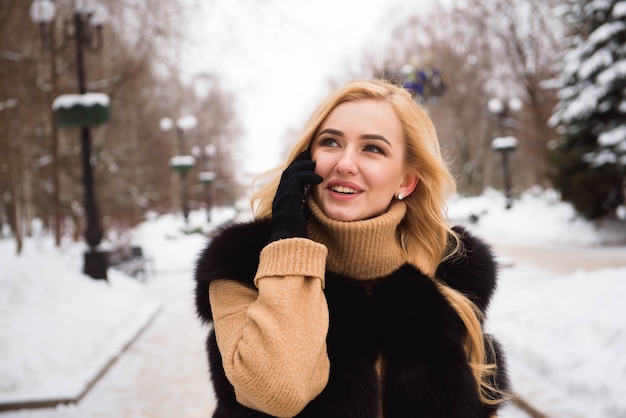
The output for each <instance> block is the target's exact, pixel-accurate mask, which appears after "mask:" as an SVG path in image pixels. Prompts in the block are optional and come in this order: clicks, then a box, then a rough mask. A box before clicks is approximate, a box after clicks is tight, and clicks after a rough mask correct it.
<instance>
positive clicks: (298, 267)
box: [254, 238, 328, 288]
mask: <svg viewBox="0 0 626 418" xmlns="http://www.w3.org/2000/svg"><path fill="white" fill-rule="evenodd" d="M327 254H328V250H327V248H326V246H325V245H322V244H319V243H317V242H315V241H311V240H310V239H307V238H287V239H281V240H278V241H274V242H272V243H270V244H268V245H267V246H266V247H265V248H263V250H262V251H261V255H260V259H259V267H258V269H257V272H256V276H255V277H254V285H255V286H257V287H258V285H257V280H259V279H261V278H263V277H277V276H304V277H316V278H319V279H320V280H321V282H322V288H324V285H325V283H324V276H325V272H326V256H327Z"/></svg>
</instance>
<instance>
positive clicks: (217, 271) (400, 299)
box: [196, 221, 508, 418]
mask: <svg viewBox="0 0 626 418" xmlns="http://www.w3.org/2000/svg"><path fill="white" fill-rule="evenodd" d="M457 232H458V233H459V234H460V236H461V238H462V241H463V244H464V246H465V248H466V254H465V256H464V257H463V258H455V259H451V260H449V261H446V262H444V263H442V265H441V266H440V267H439V269H438V271H437V277H439V278H440V280H441V281H442V282H443V283H437V282H434V281H433V280H431V279H430V278H428V277H427V276H426V275H424V274H423V273H422V272H421V271H420V270H418V269H416V268H415V267H413V266H411V265H408V264H407V265H404V266H402V267H401V268H400V269H398V270H397V271H395V272H394V273H392V274H391V275H389V276H386V277H381V278H378V279H376V280H370V281H359V280H355V279H352V278H350V277H344V276H340V275H337V274H334V273H332V272H327V274H326V288H325V294H326V298H327V301H328V307H329V314H330V328H329V332H328V337H327V344H328V355H329V358H330V364H331V370H330V378H329V382H328V384H327V386H326V388H325V389H324V391H323V392H322V393H321V394H320V395H319V396H318V397H317V398H316V399H314V400H313V401H312V402H310V403H309V405H307V407H306V408H305V409H304V410H303V411H302V412H301V413H300V414H299V415H298V417H325V418H327V417H328V418H332V417H337V418H339V417H342V418H376V417H377V416H378V413H379V411H380V410H381V408H382V411H383V416H384V417H385V418H399V417H416V416H417V417H432V418H435V417H436V418H441V417H463V418H474V417H476V418H478V417H481V418H483V417H489V416H491V415H492V414H493V413H494V412H495V410H496V408H495V407H492V406H487V405H483V404H482V403H481V402H480V400H479V397H478V393H477V389H476V383H475V381H474V378H473V376H472V373H471V370H470V367H469V365H468V363H467V356H466V354H465V351H464V349H463V338H464V336H465V330H464V326H463V323H462V321H461V319H460V318H459V316H458V314H457V313H456V311H455V310H454V309H453V308H452V307H451V306H450V304H449V303H448V302H447V300H446V299H445V298H444V297H443V296H442V294H441V292H440V291H439V290H438V289H437V286H442V285H444V283H445V285H449V286H451V287H453V288H455V289H457V290H459V291H461V292H463V293H464V294H466V295H468V296H469V297H470V298H471V299H472V301H473V302H474V303H476V305H477V306H478V307H479V308H481V309H482V310H483V311H484V310H486V309H487V307H488V304H489V300H490V298H491V296H492V294H493V291H494V289H495V283H496V267H495V263H494V262H493V256H492V254H491V251H490V249H489V248H488V247H487V246H486V245H485V244H484V243H482V242H481V241H479V240H478V239H476V238H474V237H472V236H471V235H470V234H469V233H467V232H466V231H464V230H462V229H460V228H458V229H457ZM268 236H269V228H268V222H266V221H261V222H253V223H249V224H238V225H233V226H230V227H227V228H226V229H224V230H222V231H221V232H220V233H219V234H218V235H217V236H216V238H215V239H213V240H212V242H211V243H210V244H209V245H208V247H207V248H206V249H205V250H204V251H203V252H202V254H201V255H200V258H199V260H198V263H197V268H196V309H197V312H198V315H199V316H200V318H201V319H202V320H203V321H205V322H210V321H211V320H212V316H211V308H210V306H209V302H208V285H209V283H210V282H211V280H213V279H221V278H232V279H233V280H238V281H240V282H242V283H244V284H246V285H248V286H252V287H254V285H253V279H254V275H255V273H256V267H257V265H258V261H259V253H260V251H261V249H262V248H263V247H264V245H265V243H266V242H267V238H268ZM494 347H495V348H496V351H497V353H496V354H497V362H498V364H499V366H500V367H499V370H498V374H497V377H496V386H497V387H498V388H500V389H506V388H507V385H508V383H507V377H506V371H505V369H504V364H503V362H502V355H501V350H500V348H499V346H498V345H497V343H495V341H494ZM207 352H208V359H209V365H210V371H211V377H212V381H213V385H214V388H215V393H216V396H217V399H218V406H217V409H216V412H215V413H214V415H213V416H214V417H215V418H220V417H267V416H268V415H266V414H263V413H261V412H258V411H253V410H251V409H249V408H246V407H244V406H242V405H240V404H239V403H237V401H236V400H235V395H234V390H233V388H232V386H231V385H230V383H229V382H228V380H227V379H226V377H225V374H224V369H223V367H222V360H221V356H220V353H219V350H218V348H217V344H216V341H215V335H214V333H213V332H211V334H210V335H209V337H208V340H207ZM381 354H382V358H383V359H384V365H383V366H384V370H385V372H384V374H383V379H382V381H381V379H379V377H378V376H377V373H376V371H375V363H376V360H377V359H378V358H379V356H380V355H381ZM381 385H382V387H381ZM381 393H382V397H381V395H380V394H381ZM381 401H382V405H381Z"/></svg>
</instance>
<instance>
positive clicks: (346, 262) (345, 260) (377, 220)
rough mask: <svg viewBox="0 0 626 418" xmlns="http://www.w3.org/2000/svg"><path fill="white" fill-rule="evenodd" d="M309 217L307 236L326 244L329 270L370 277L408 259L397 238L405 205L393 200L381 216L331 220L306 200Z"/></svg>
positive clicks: (310, 201) (389, 269)
mask: <svg viewBox="0 0 626 418" xmlns="http://www.w3.org/2000/svg"><path fill="white" fill-rule="evenodd" d="M308 204H309V208H310V209H311V213H312V215H313V216H312V217H311V218H310V219H309V222H308V224H307V226H308V233H309V238H311V239H312V240H314V241H317V242H319V243H321V244H324V245H326V247H327V248H328V258H327V261H326V266H327V268H328V270H329V271H332V272H334V273H338V274H343V275H346V276H350V277H353V278H355V279H373V278H376V277H381V276H385V275H388V274H390V273H392V272H393V271H395V270H397V269H398V268H399V267H400V266H401V265H403V264H405V263H406V262H407V257H406V254H405V252H404V251H403V249H402V248H401V247H400V245H399V244H398V241H397V239H396V231H397V229H398V225H399V224H400V222H401V221H402V218H403V217H404V214H405V213H406V204H405V203H404V202H400V201H395V200H394V201H393V202H392V204H391V206H390V208H389V210H388V211H387V212H385V213H384V214H382V215H380V216H376V217H374V218H371V219H366V220H362V221H353V222H344V221H337V220H334V219H330V218H329V217H327V216H326V215H325V214H324V213H323V212H322V210H321V209H320V208H319V206H317V204H316V203H315V202H314V201H313V199H309V203H308Z"/></svg>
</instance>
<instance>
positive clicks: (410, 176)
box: [396, 173, 420, 196]
mask: <svg viewBox="0 0 626 418" xmlns="http://www.w3.org/2000/svg"><path fill="white" fill-rule="evenodd" d="M419 180H420V178H419V176H418V175H417V173H407V174H406V175H405V176H404V179H403V180H402V183H401V184H400V187H399V188H398V193H400V192H402V194H403V195H404V196H408V195H410V194H411V193H413V190H415V188H416V187H417V183H419ZM396 195H397V193H396Z"/></svg>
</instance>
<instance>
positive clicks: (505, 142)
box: [491, 136, 517, 152]
mask: <svg viewBox="0 0 626 418" xmlns="http://www.w3.org/2000/svg"><path fill="white" fill-rule="evenodd" d="M491 148H493V149H494V151H498V152H505V151H513V150H515V148H517V138H515V137H514V136H501V137H498V138H494V139H493V141H491Z"/></svg>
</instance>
